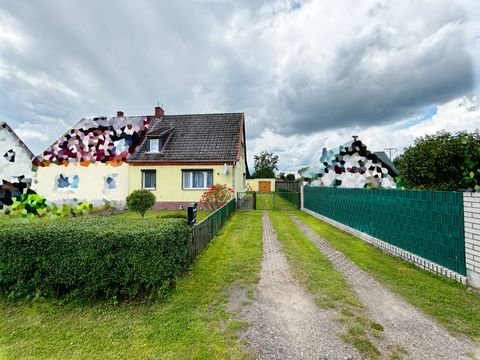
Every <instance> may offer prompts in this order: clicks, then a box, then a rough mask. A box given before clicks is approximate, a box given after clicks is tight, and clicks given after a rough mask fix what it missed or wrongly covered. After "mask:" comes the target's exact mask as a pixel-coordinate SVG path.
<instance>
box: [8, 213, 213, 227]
mask: <svg viewBox="0 0 480 360" xmlns="http://www.w3.org/2000/svg"><path fill="white" fill-rule="evenodd" d="M186 213H187V210H149V211H147V212H146V213H145V217H146V218H157V219H160V218H162V217H165V216H174V215H186ZM210 214H211V212H210V211H206V210H198V211H197V222H200V221H202V220H203V219H205V218H206V217H207V216H208V215H210ZM84 216H118V217H124V218H126V219H132V218H134V219H137V218H140V214H139V213H136V212H133V211H125V212H122V213H119V214H114V215H100V214H98V213H92V214H87V215H84ZM30 221H45V219H44V218H33V219H26V218H22V217H19V218H11V217H9V216H8V215H4V214H0V224H6V223H10V224H17V223H27V222H30Z"/></svg>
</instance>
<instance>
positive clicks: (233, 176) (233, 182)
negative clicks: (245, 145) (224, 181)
mask: <svg viewBox="0 0 480 360" xmlns="http://www.w3.org/2000/svg"><path fill="white" fill-rule="evenodd" d="M232 164H233V165H232V178H233V180H232V185H233V186H232V187H233V197H234V198H235V200H236V199H237V189H236V188H235V185H236V184H235V165H236V164H237V162H236V161H234V162H233V163H232Z"/></svg>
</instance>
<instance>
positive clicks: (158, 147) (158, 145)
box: [148, 138, 161, 153]
mask: <svg viewBox="0 0 480 360" xmlns="http://www.w3.org/2000/svg"><path fill="white" fill-rule="evenodd" d="M152 143H153V144H156V145H157V148H156V149H155V150H152ZM160 150H161V149H160V139H159V138H148V152H149V153H159V152H160Z"/></svg>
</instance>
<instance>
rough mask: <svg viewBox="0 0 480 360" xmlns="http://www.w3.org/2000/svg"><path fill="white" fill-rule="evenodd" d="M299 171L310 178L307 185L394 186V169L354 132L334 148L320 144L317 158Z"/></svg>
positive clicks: (385, 155)
mask: <svg viewBox="0 0 480 360" xmlns="http://www.w3.org/2000/svg"><path fill="white" fill-rule="evenodd" d="M300 175H301V176H303V177H305V178H308V179H310V180H311V182H310V185H311V186H331V187H342V188H365V187H368V188H383V189H394V188H396V184H395V177H396V176H398V170H397V169H396V167H395V165H394V164H393V162H392V161H391V160H390V159H389V158H388V156H387V154H386V153H385V152H383V151H379V152H371V151H369V150H368V149H367V146H366V145H365V144H363V143H362V142H361V141H360V140H358V139H357V137H356V136H354V138H353V141H349V142H347V143H345V144H343V145H340V146H339V147H338V148H335V149H333V150H327V149H326V148H324V149H323V152H322V156H321V157H320V159H319V160H318V161H317V162H316V163H314V164H312V165H311V166H310V167H308V168H306V169H303V170H302V172H301V174H300Z"/></svg>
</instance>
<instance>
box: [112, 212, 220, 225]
mask: <svg viewBox="0 0 480 360" xmlns="http://www.w3.org/2000/svg"><path fill="white" fill-rule="evenodd" d="M186 213H187V210H149V211H147V212H146V213H145V217H146V218H157V219H159V218H162V217H164V216H173V215H185V214H186ZM210 214H211V212H210V211H206V210H198V211H197V222H200V221H202V220H203V219H205V218H206V217H207V216H208V215H210ZM112 216H121V217H125V218H127V219H129V218H136V217H140V215H139V214H138V213H136V212H133V211H125V212H123V213H120V214H117V215H112Z"/></svg>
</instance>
